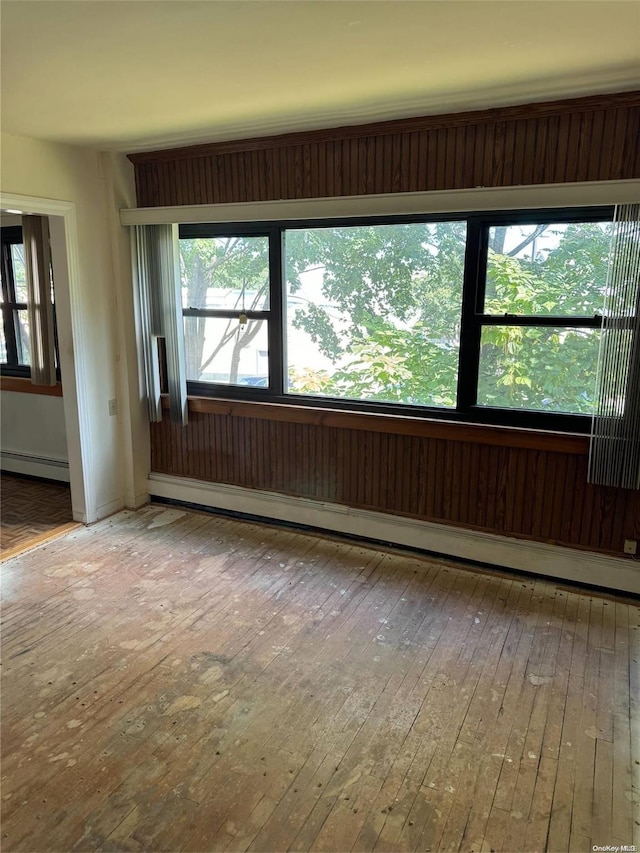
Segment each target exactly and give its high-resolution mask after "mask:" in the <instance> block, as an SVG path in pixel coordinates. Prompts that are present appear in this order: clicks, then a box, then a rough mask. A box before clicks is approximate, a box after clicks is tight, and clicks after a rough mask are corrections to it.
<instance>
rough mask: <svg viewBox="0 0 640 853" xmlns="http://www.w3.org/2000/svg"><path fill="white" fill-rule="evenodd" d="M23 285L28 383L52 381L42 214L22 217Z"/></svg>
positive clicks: (48, 275)
mask: <svg viewBox="0 0 640 853" xmlns="http://www.w3.org/2000/svg"><path fill="white" fill-rule="evenodd" d="M22 242H23V243H24V262H25V275H26V284H27V312H28V316H29V346H30V354H31V382H32V384H33V385H55V384H56V362H55V337H54V335H55V332H54V322H53V301H52V299H51V250H50V248H49V220H48V219H47V217H46V216H23V217H22Z"/></svg>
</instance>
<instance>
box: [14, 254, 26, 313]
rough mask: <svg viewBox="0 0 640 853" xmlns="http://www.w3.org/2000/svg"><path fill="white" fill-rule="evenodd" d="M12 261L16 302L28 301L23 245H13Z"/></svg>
mask: <svg viewBox="0 0 640 853" xmlns="http://www.w3.org/2000/svg"><path fill="white" fill-rule="evenodd" d="M11 260H12V261H13V279H14V282H15V287H16V298H15V301H16V302H26V301H27V279H26V273H25V268H24V246H23V245H22V243H12V244H11Z"/></svg>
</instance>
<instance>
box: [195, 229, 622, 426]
mask: <svg viewBox="0 0 640 853" xmlns="http://www.w3.org/2000/svg"><path fill="white" fill-rule="evenodd" d="M609 238H610V225H609V224H607V223H573V224H568V225H563V226H556V225H539V226H527V227H523V228H519V227H515V226H509V227H499V228H492V229H491V234H490V248H489V256H488V270H487V291H486V302H485V311H486V312H487V313H491V314H498V315H505V314H516V315H522V314H526V315H546V316H572V317H575V316H592V315H593V314H595V313H601V312H602V304H603V294H604V290H605V284H606V269H607V257H608V251H609ZM465 239H466V223H464V222H449V223H436V224H434V223H428V224H425V223H414V224H411V225H404V224H391V225H383V226H359V227H332V228H310V229H294V230H289V231H287V232H286V240H285V259H286V269H285V274H286V283H287V296H288V300H289V311H288V317H289V320H288V322H289V325H290V326H291V327H293V328H294V329H298V330H301V331H303V332H304V333H306V335H307V336H308V337H307V338H306V340H308V341H310V343H309V347H314V348H315V350H316V352H317V353H319V354H320V356H321V357H322V358H323V359H324V360H325V363H326V364H327V365H329V366H327V367H326V368H324V369H321V370H320V369H315V368H311V367H308V366H306V367H305V364H306V363H308V362H309V361H310V362H311V363H314V362H313V359H306V358H305V356H306V354H305V353H304V352H293V353H291V352H290V353H289V361H290V368H289V390H290V391H291V392H293V393H300V394H313V395H319V396H328V397H338V398H346V399H365V400H377V401H389V402H401V403H406V404H414V405H428V406H444V407H451V406H454V405H455V400H456V386H457V372H458V349H459V340H460V314H461V298H462V281H463V270H464V256H465ZM181 263H182V278H183V293H184V302H183V304H184V305H185V306H189V307H207V299H211V294H212V293H214V292H215V293H218V294H220V293H226V294H227V296H226V300H227V302H226V305H227V307H232V305H233V306H234V307H236V308H246V309H250V308H257V307H263V306H265V304H266V299H267V298H268V255H267V241H266V240H265V239H263V238H215V239H212V238H208V239H204V238H203V239H193V240H182V241H181ZM311 280H313V282H314V284H313V286H312V287H310V286H309V282H310V281H311ZM310 293H311V296H310ZM208 307H211V306H210V305H209V306H208ZM189 322H190V323H191V324H192V325H191V327H190V328H189V330H188V334H187V338H186V349H187V362H188V376H189V377H190V378H195V377H199V376H200V375H201V374H202V373H203V372H204V371H205V370H206V369H207V367H208V365H210V364H211V362H212V360H213V359H214V358H215V356H216V355H217V353H218V352H219V351H220V350H221V349H222V347H223V346H226V345H229V346H232V347H233V359H232V361H233V364H234V365H235V368H233V367H232V379H231V381H236V380H237V365H238V362H239V355H240V352H241V350H242V349H243V348H244V347H247V346H249V344H250V343H251V341H252V339H253V338H254V337H255V334H256V330H257V328H256V326H255V325H254V327H251V326H250V325H249V326H247V327H245V329H244V330H240V331H239V330H238V324H237V320H232V321H229V323H228V325H226V328H225V330H224V332H223V334H222V337H221V339H220V340H219V341H218V340H216V342H215V345H214V346H213V350H211V348H210V347H209V349H208V351H206V352H205V350H204V342H205V325H204V324H205V322H206V321H205V320H204V319H203V318H193V319H190V318H189ZM597 347H598V333H597V332H595V331H593V330H589V329H566V328H561V327H554V328H541V327H527V328H524V327H519V326H513V325H509V324H508V319H507V320H506V322H505V324H504V325H497V326H485V327H484V329H483V336H482V351H481V361H480V376H479V396H478V400H479V402H480V403H482V404H486V405H492V406H508V407H519V408H532V409H542V410H548V411H573V412H590V409H591V406H592V401H593V388H594V382H595V365H596V358H597ZM316 363H317V360H316ZM234 371H235V372H234Z"/></svg>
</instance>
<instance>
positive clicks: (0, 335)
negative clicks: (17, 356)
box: [0, 323, 7, 364]
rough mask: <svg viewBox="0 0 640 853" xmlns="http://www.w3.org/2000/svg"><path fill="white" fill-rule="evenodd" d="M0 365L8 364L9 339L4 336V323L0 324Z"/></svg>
mask: <svg viewBox="0 0 640 853" xmlns="http://www.w3.org/2000/svg"><path fill="white" fill-rule="evenodd" d="M0 363H2V364H6V363H7V339H6V338H5V335H4V324H3V323H0Z"/></svg>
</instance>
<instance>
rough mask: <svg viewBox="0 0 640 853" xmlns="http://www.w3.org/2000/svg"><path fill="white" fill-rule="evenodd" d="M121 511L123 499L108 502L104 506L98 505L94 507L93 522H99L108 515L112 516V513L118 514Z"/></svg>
mask: <svg viewBox="0 0 640 853" xmlns="http://www.w3.org/2000/svg"><path fill="white" fill-rule="evenodd" d="M121 509H124V498H116V499H115V500H113V501H109V502H108V503H106V504H100V506H99V507H96V518H95V520H96V521H100V520H101V519H103V518H106V517H107V516H108V515H113V514H114V512H120V510H121ZM91 523H93V522H91Z"/></svg>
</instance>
